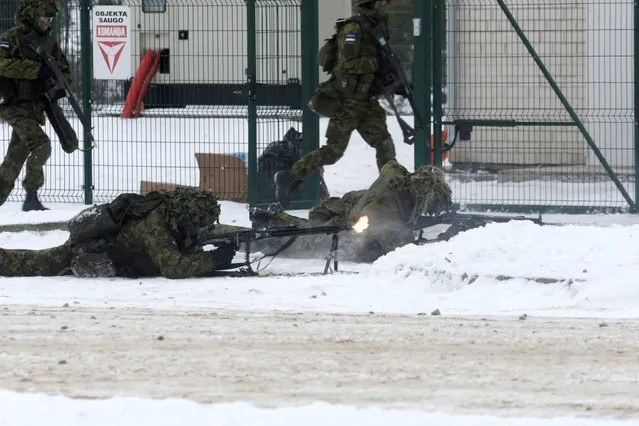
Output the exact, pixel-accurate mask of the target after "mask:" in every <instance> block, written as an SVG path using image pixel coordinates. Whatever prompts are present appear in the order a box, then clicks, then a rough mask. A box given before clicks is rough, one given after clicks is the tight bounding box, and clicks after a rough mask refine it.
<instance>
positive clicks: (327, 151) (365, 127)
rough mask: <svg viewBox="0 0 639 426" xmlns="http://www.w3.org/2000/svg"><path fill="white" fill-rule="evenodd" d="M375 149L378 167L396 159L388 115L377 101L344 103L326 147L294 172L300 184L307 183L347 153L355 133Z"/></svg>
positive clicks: (331, 125) (297, 165) (301, 161)
mask: <svg viewBox="0 0 639 426" xmlns="http://www.w3.org/2000/svg"><path fill="white" fill-rule="evenodd" d="M355 130H357V132H358V133H359V134H360V135H361V136H362V138H363V139H364V141H365V142H366V143H367V144H368V145H370V146H371V147H372V148H374V149H375V152H376V155H375V156H376V159H377V167H378V168H379V169H380V170H381V168H382V166H383V165H384V164H386V163H387V162H388V161H390V160H394V159H395V145H394V144H393V139H392V138H391V135H390V134H389V133H388V127H387V125H386V113H385V112H384V110H383V108H382V107H381V106H380V104H379V102H377V100H374V99H373V100H370V101H355V100H350V99H347V100H344V107H343V112H342V113H341V114H340V116H339V117H336V118H331V119H330V121H329V123H328V129H326V145H324V146H322V147H320V148H319V149H316V150H315V151H313V152H310V153H308V154H307V155H305V156H304V157H302V158H300V159H299V160H298V161H297V162H296V163H295V164H293V167H292V169H291V173H292V174H293V176H294V177H295V178H296V179H298V180H304V179H306V178H307V177H308V176H309V175H310V174H311V173H313V172H315V171H317V170H319V169H320V167H322V166H327V165H331V164H335V163H336V162H337V161H338V160H339V159H340V158H342V156H343V155H344V152H346V148H347V147H348V142H349V141H350V138H351V134H352V133H353V131H355Z"/></svg>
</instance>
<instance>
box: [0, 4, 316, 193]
mask: <svg viewBox="0 0 639 426" xmlns="http://www.w3.org/2000/svg"><path fill="white" fill-rule="evenodd" d="M105 5H110V6H116V9H104V10H107V11H111V10H118V11H122V10H124V11H126V14H127V15H128V16H127V18H128V23H129V24H128V25H129V26H128V28H127V29H126V30H123V29H122V31H123V33H122V34H124V32H126V31H129V32H130V34H128V36H129V38H128V39H127V40H128V41H127V44H128V46H127V47H128V50H127V49H124V47H125V45H124V44H123V43H119V42H102V41H99V39H98V48H96V47H95V46H93V43H94V42H95V41H96V40H95V39H96V38H99V36H100V35H101V34H107V33H109V32H110V33H109V34H115V33H117V31H120V30H121V29H118V28H117V27H116V28H115V29H113V27H109V28H107V29H106V30H105V29H103V28H101V26H102V25H106V26H108V25H109V24H112V23H113V22H110V21H109V20H108V19H109V18H105V20H104V22H105V23H104V24H102V23H101V22H102V21H101V20H100V19H101V18H98V17H97V16H100V15H96V13H101V12H98V10H99V9H98V7H99V6H105ZM5 9H6V8H3V10H5ZM104 13H110V12H104ZM303 13H305V14H306V15H308V16H303ZM303 19H306V20H307V21H308V22H310V23H311V24H310V25H307V26H308V27H310V30H311V31H312V29H313V27H314V28H315V33H316V32H317V23H315V24H314V25H313V22H314V21H316V20H317V5H316V4H315V7H308V6H307V7H306V8H303V7H302V6H301V1H300V0H250V1H245V0H195V1H194V0H109V1H92V2H89V1H86V0H72V1H69V2H63V10H61V12H60V13H59V15H58V16H57V17H56V22H55V29H56V32H55V35H56V37H57V39H58V40H59V41H60V45H61V48H62V50H63V51H64V52H65V53H66V55H67V57H68V59H69V62H70V64H71V67H72V71H73V85H72V89H73V91H74V92H75V93H76V95H77V97H78V98H79V99H81V100H82V101H83V103H84V107H85V109H86V110H87V112H88V113H89V116H90V118H91V124H92V127H93V135H94V136H95V138H96V141H97V148H96V149H93V150H92V151H91V152H84V153H83V152H80V151H76V152H75V153H73V154H71V155H68V154H64V153H63V152H61V150H59V149H54V150H53V155H52V157H51V159H50V160H49V162H48V163H47V166H46V168H45V173H46V184H45V187H44V188H43V190H42V191H41V192H42V198H43V199H45V200H55V201H88V202H101V201H106V200H111V199H113V198H114V197H115V196H117V195H118V194H120V193H122V192H138V193H146V192H148V191H151V190H154V189H161V188H171V187H175V186H176V185H180V186H195V187H200V188H205V189H210V190H214V191H216V192H219V193H220V195H221V197H222V198H223V199H228V200H235V201H242V202H246V201H248V200H249V192H250V191H249V187H251V188H257V187H258V182H260V180H262V181H263V180H264V179H265V177H264V176H260V172H262V173H264V170H260V169H258V165H257V163H258V158H260V157H261V156H262V154H263V151H264V149H265V148H266V147H267V145H268V144H269V143H270V142H273V141H282V140H283V139H284V136H285V135H287V132H288V131H289V130H291V129H294V130H295V131H299V132H300V133H301V126H302V122H303V120H304V117H305V115H306V118H305V119H306V122H307V124H308V127H309V128H312V125H313V124H314V123H313V122H317V117H316V116H314V114H312V113H309V112H308V111H307V112H306V113H305V112H304V109H305V103H304V102H303V96H306V98H308V97H309V93H310V91H312V89H313V88H314V87H315V86H316V84H317V71H315V72H314V73H313V72H311V73H310V74H309V75H308V76H307V78H306V84H307V86H306V87H304V86H303V83H302V81H303V60H304V59H305V60H306V61H307V62H309V63H312V64H313V67H314V68H316V65H315V51H316V49H317V43H318V42H317V35H316V34H315V36H314V37H313V36H311V37H310V41H311V43H313V42H314V45H312V46H311V47H310V48H309V49H307V51H308V52H309V54H307V55H306V57H304V56H303V54H302V44H303V43H304V42H308V40H307V38H308V37H307V36H305V35H304V34H303V28H302V20H303ZM97 20H100V22H98V21H97ZM122 26H123V27H125V26H126V21H125V22H124V23H123V24H122ZM97 49H99V50H97ZM89 51H92V52H93V58H91V55H89V54H88V52H89ZM122 52H124V53H122ZM127 52H128V57H125V56H122V55H127ZM96 56H97V57H98V61H104V64H100V66H106V67H111V68H115V67H116V66H118V67H122V64H123V63H125V64H126V67H129V68H130V69H129V71H130V73H129V74H130V77H129V78H125V79H116V78H112V79H111V78H106V79H105V78H101V79H98V78H94V76H95V72H96V70H95V66H94V64H95V62H93V61H95V59H96ZM306 68H307V70H308V69H309V67H308V66H307V67H306ZM307 73H308V71H307ZM303 92H304V93H303ZM63 103H65V102H64V100H63ZM64 107H65V109H66V112H68V114H67V115H68V117H73V116H74V114H73V112H72V111H71V109H70V108H68V105H66V104H65V105H64ZM70 121H71V122H72V124H73V126H74V128H75V129H76V132H77V133H78V136H79V137H80V138H82V136H83V135H82V131H81V129H82V127H81V125H80V123H79V122H78V120H76V119H74V118H71V119H70ZM1 130H2V142H3V144H4V149H5V150H6V147H7V144H8V141H9V137H10V132H11V129H10V128H9V126H8V125H6V124H4V125H3V127H2V129H1ZM46 131H47V133H48V134H49V135H50V137H51V139H52V143H53V144H56V143H58V141H57V137H56V136H55V132H54V131H53V129H52V128H50V126H49V124H47V128H46ZM258 141H259V142H258ZM298 142H299V141H297V140H296V141H295V143H296V144H297V146H298V148H299V152H298V153H297V155H298V157H299V155H301V153H302V152H303V151H304V152H305V151H308V150H311V149H313V148H314V147H315V146H317V144H318V135H317V132H310V134H308V135H304V141H303V143H298ZM89 147H90V144H88V145H87V146H85V148H89ZM23 175H24V171H23V172H22V176H23ZM270 180H271V181H272V175H271V178H270ZM249 181H251V185H249ZM273 191H274V189H273V188H271V187H269V186H265V187H262V186H260V187H259V188H258V189H257V190H256V191H255V192H254V193H253V194H252V197H253V199H252V200H251V201H252V203H253V204H259V203H264V202H270V201H273V197H272V195H273ZM310 194H311V195H312V192H311V193H310ZM22 197H23V192H22V191H21V188H19V185H17V186H16V189H15V190H14V192H13V194H12V196H11V198H10V199H14V200H16V199H17V200H20V199H22ZM296 200H297V201H301V202H302V203H304V202H305V201H304V200H305V199H304V195H303V194H298V196H297V197H296ZM306 204H308V202H306Z"/></svg>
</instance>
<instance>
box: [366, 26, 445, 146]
mask: <svg viewBox="0 0 639 426" xmlns="http://www.w3.org/2000/svg"><path fill="white" fill-rule="evenodd" d="M364 27H365V29H366V30H367V31H368V33H369V34H370V35H371V36H373V38H374V39H375V40H376V41H377V44H378V46H379V49H380V52H381V56H382V58H381V59H382V60H381V62H380V68H381V69H382V74H383V78H384V86H385V87H384V97H385V98H386V100H387V101H388V103H389V104H390V106H391V108H392V110H393V112H394V113H395V116H396V117H397V122H398V123H399V127H401V129H402V133H403V135H404V142H405V143H407V144H408V145H412V144H414V143H415V129H413V128H412V127H411V126H410V125H409V124H408V123H406V121H404V120H403V119H402V118H401V117H400V115H399V111H397V107H396V106H395V102H394V99H393V95H395V94H396V93H399V94H401V95H402V96H404V97H405V98H406V99H408V103H409V104H410V107H411V109H412V110H413V116H414V117H415V127H416V128H418V129H421V130H423V131H425V132H426V133H427V134H428V133H429V129H428V128H427V127H426V122H425V121H424V119H423V118H422V115H421V114H420V112H419V108H418V107H417V103H416V102H415V97H414V96H413V90H412V87H411V84H410V82H409V81H408V78H407V77H406V73H405V72H404V68H403V67H402V62H401V59H400V58H399V56H397V54H396V53H395V52H393V50H392V49H391V48H390V46H389V45H388V41H387V40H386V29H385V27H384V26H383V25H376V26H374V27H373V26H371V25H364ZM429 122H430V120H429ZM448 149H450V147H444V148H443V150H444V151H447V150H448Z"/></svg>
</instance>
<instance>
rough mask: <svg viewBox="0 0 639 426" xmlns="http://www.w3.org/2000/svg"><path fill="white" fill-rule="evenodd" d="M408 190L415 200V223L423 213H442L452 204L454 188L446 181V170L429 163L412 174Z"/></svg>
mask: <svg viewBox="0 0 639 426" xmlns="http://www.w3.org/2000/svg"><path fill="white" fill-rule="evenodd" d="M408 190H409V191H410V194H411V197H412V198H413V200H414V202H415V207H414V208H413V212H412V214H411V218H410V222H411V223H415V222H416V221H417V219H418V217H419V216H421V215H422V214H437V213H441V212H443V211H448V210H450V208H451V206H452V190H451V189H450V186H448V184H447V183H446V178H445V176H444V172H443V171H442V170H441V169H439V168H437V167H434V166H431V165H429V164H427V165H423V166H421V167H419V168H418V169H417V170H415V172H414V173H411V174H410V177H409V183H408Z"/></svg>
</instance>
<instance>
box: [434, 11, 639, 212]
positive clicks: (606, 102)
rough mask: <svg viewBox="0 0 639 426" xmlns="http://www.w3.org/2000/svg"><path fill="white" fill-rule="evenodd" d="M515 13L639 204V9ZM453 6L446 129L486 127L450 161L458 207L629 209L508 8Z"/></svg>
mask: <svg viewBox="0 0 639 426" xmlns="http://www.w3.org/2000/svg"><path fill="white" fill-rule="evenodd" d="M505 3H506V7H507V9H509V10H510V12H511V13H512V15H513V16H514V18H515V19H516V21H517V22H518V24H519V26H520V27H521V29H522V30H523V32H524V34H525V36H526V37H527V38H528V39H529V41H530V43H531V44H532V46H533V47H534V50H535V51H536V53H537V54H538V56H539V58H540V59H541V61H542V62H543V63H544V64H545V66H546V67H547V69H548V71H549V73H550V74H551V75H552V79H554V81H555V82H556V84H557V85H558V87H559V88H560V89H561V91H562V92H563V94H564V95H565V97H566V99H567V100H568V102H569V103H570V105H571V106H572V108H574V110H575V112H576V113H577V115H578V116H579V117H580V118H581V120H582V121H583V123H584V125H585V129H586V130H587V132H588V133H589V134H590V135H591V136H592V139H593V140H594V142H595V143H596V145H597V146H598V148H599V149H600V150H601V153H602V155H603V157H605V159H606V160H607V162H608V163H609V164H610V165H611V167H612V169H613V171H614V172H615V173H616V174H617V176H618V177H619V180H620V181H621V183H622V184H623V186H624V188H625V189H626V190H627V191H628V192H629V193H630V194H634V178H635V176H634V166H635V164H634V143H635V142H634V141H635V135H634V132H633V126H634V119H635V118H634V97H633V93H634V66H633V63H634V47H633V38H634V31H635V30H634V23H633V6H634V2H633V1H631V0H603V1H602V0H597V1H595V0H592V1H587V0H586V1H584V0H553V1H543V0H511V1H508V2H505ZM445 4H446V10H445V18H446V28H447V30H446V39H445V40H442V42H445V43H446V45H447V50H446V57H447V61H446V62H447V63H446V67H445V74H446V80H447V86H446V91H447V95H448V96H447V99H448V100H447V104H446V105H445V114H446V117H444V121H449V122H455V121H457V120H471V124H472V121H473V120H483V123H481V122H477V121H475V122H476V123H479V125H475V126H474V127H473V128H472V133H471V138H470V140H467V141H465V140H459V139H458V141H457V144H456V147H455V148H454V149H453V150H452V151H451V152H450V157H449V162H450V164H451V165H452V168H451V171H450V174H449V176H450V181H451V183H452V187H453V190H454V193H455V197H456V199H457V201H458V202H460V203H461V204H475V205H483V204H485V205H495V206H498V205H510V206H520V207H522V206H523V208H527V207H530V206H536V207H548V206H550V207H553V206H564V207H565V206H568V207H579V208H586V209H590V208H592V209H598V208H601V209H605V208H625V207H628V203H627V201H626V200H625V199H624V197H623V196H622V195H621V193H620V191H619V190H618V189H617V188H616V187H615V185H614V184H613V182H612V181H611V179H610V176H609V175H608V174H607V172H606V170H605V169H604V167H603V166H602V164H601V162H600V161H599V160H598V159H597V157H596V155H595V153H594V151H593V150H592V149H590V148H589V146H588V144H587V143H586V139H585V137H584V134H582V132H580V130H579V129H578V127H577V126H576V125H575V121H574V120H572V118H571V116H570V115H569V114H568V112H567V110H566V108H565V107H564V105H562V102H561V101H560V98H559V97H558V96H557V94H556V93H555V91H553V89H552V87H551V84H550V83H549V82H548V81H547V79H546V78H545V77H544V74H543V73H542V72H541V71H540V68H539V67H538V66H537V64H536V63H535V61H534V60H533V56H532V55H531V52H530V51H528V50H527V48H526V46H525V45H524V43H522V40H521V39H520V37H519V35H518V33H517V32H516V31H515V30H514V29H513V26H512V25H511V22H509V20H508V19H507V14H506V13H504V10H502V8H501V7H500V4H499V2H498V1H495V0H446V1H445ZM459 128H460V127H458V129H459ZM451 134H452V133H451Z"/></svg>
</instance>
